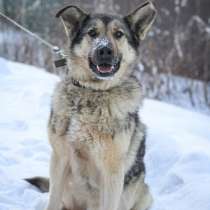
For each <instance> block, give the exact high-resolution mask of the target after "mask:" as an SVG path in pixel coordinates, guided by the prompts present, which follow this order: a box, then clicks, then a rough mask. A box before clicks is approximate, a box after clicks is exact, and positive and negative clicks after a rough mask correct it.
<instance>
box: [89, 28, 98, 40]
mask: <svg viewBox="0 0 210 210" xmlns="http://www.w3.org/2000/svg"><path fill="white" fill-rule="evenodd" d="M88 35H89V36H90V37H92V38H96V37H97V36H98V32H97V31H96V29H91V30H89V31H88Z"/></svg>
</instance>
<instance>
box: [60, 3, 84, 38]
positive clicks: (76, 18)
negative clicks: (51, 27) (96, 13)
mask: <svg viewBox="0 0 210 210" xmlns="http://www.w3.org/2000/svg"><path fill="white" fill-rule="evenodd" d="M87 16H88V14H87V13H86V12H84V11H83V10H82V9H80V8H79V7H77V6H74V5H69V6H67V7H64V8H63V9H61V10H60V11H58V13H57V14H56V17H60V18H61V20H62V21H63V24H64V27H65V29H66V31H67V33H68V34H69V35H70V36H73V35H74V33H75V32H77V31H78V30H79V28H80V27H81V24H82V22H83V21H84V20H85V19H86V18H87Z"/></svg>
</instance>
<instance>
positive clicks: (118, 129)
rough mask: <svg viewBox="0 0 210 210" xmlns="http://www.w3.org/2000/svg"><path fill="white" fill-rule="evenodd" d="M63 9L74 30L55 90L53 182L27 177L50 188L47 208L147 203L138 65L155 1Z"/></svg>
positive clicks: (90, 209) (133, 209)
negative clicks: (118, 9)
mask: <svg viewBox="0 0 210 210" xmlns="http://www.w3.org/2000/svg"><path fill="white" fill-rule="evenodd" d="M56 16H57V17H59V18H60V19H61V20H62V22H63V24H64V27H65V30H66V33H67V37H68V42H69V43H68V49H67V65H68V69H69V71H68V73H67V74H66V76H65V78H64V79H62V81H61V82H59V83H58V85H57V87H56V88H55V91H54V94H53V98H52V106H51V113H50V117H49V123H48V134H49V142H50V145H51V147H52V155H51V161H50V184H49V180H47V179H43V178H41V177H35V178H32V179H27V181H28V182H30V183H31V184H33V185H36V186H38V187H39V188H40V189H41V190H42V191H44V192H47V191H48V190H49V202H48V206H47V210H60V209H68V210H85V209H87V210H148V209H149V208H150V207H151V204H152V196H151V194H150V192H149V188H148V186H147V184H146V183H145V182H144V178H145V165H144V155H145V140H146V126H145V125H144V124H143V123H142V122H141V120H140V118H139V115H138V111H139V108H140V106H141V104H142V100H143V96H142V95H143V94H142V89H141V84H140V82H139V81H138V79H137V78H136V77H135V74H134V72H135V71H134V67H135V65H136V64H137V60H138V56H139V45H140V43H141V41H142V40H143V39H144V38H145V36H146V34H147V32H148V31H149V29H150V27H151V26H152V24H153V22H154V20H155V17H156V9H155V7H154V5H153V4H152V3H151V2H145V3H144V4H142V5H141V6H139V7H138V8H137V9H136V10H135V11H133V12H131V13H130V14H128V15H127V16H124V17H121V16H115V15H108V14H90V13H87V12H85V11H83V10H82V9H80V8H78V7H77V6H72V5H71V6H67V7H65V8H63V9H62V10H60V11H59V12H58V13H57V15H56Z"/></svg>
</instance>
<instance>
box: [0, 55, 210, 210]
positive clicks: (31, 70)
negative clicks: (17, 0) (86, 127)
mask: <svg viewBox="0 0 210 210" xmlns="http://www.w3.org/2000/svg"><path fill="white" fill-rule="evenodd" d="M57 81H58V78H57V77H55V76H53V75H50V74H48V73H45V72H44V71H42V70H39V69H37V68H35V67H31V66H28V65H23V64H18V63H13V62H10V61H6V60H4V59H1V58H0V99H1V101H0V210H25V209H27V210H42V208H43V206H44V204H45V203H46V199H47V194H41V193H39V192H38V191H37V190H36V189H35V188H33V187H32V186H30V185H29V184H27V183H26V182H24V181H23V178H24V177H31V176H34V175H43V176H47V175H48V162H49V156H50V148H49V146H48V143H47V135H46V122H47V118H48V114H49V105H50V95H51V94H52V91H53V88H54V85H55V83H56V82H57ZM141 118H142V120H143V121H144V122H145V123H146V124H147V126H148V138H147V155H146V158H145V160H146V165H147V178H146V180H147V182H148V183H149V185H150V188H151V191H152V193H153V196H154V200H155V202H154V206H153V208H152V210H210V117H208V116H205V115H201V114H198V113H194V112H190V111H187V110H184V109H181V108H178V107H175V106H172V105H168V104H165V103H161V102H157V101H153V100H146V101H145V103H144V106H143V109H142V110H141Z"/></svg>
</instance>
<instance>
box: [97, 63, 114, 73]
mask: <svg viewBox="0 0 210 210" xmlns="http://www.w3.org/2000/svg"><path fill="white" fill-rule="evenodd" d="M112 69H113V66H111V65H110V66H97V70H98V71H99V72H101V73H109V72H111V71H112Z"/></svg>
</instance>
